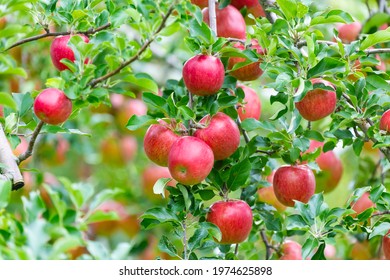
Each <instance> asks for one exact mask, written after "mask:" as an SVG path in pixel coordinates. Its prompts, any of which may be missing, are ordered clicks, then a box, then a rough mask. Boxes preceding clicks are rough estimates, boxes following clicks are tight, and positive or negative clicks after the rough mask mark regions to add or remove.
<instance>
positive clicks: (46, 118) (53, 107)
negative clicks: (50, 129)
mask: <svg viewBox="0 0 390 280" xmlns="http://www.w3.org/2000/svg"><path fill="white" fill-rule="evenodd" d="M34 113H35V115H37V117H38V118H39V119H40V120H41V121H43V122H45V123H48V124H52V125H57V124H60V123H63V122H65V121H66V120H67V119H68V118H69V116H70V114H71V113H72V101H70V99H69V98H68V97H67V96H66V95H65V93H64V92H63V91H61V90H59V89H56V88H47V89H45V90H43V91H42V92H41V93H40V94H38V96H37V98H35V101H34Z"/></svg>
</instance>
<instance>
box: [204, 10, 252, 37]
mask: <svg viewBox="0 0 390 280" xmlns="http://www.w3.org/2000/svg"><path fill="white" fill-rule="evenodd" d="M202 13H203V21H204V22H205V23H206V24H207V25H209V26H210V20H209V9H208V8H205V9H203V11H202ZM216 16H217V36H218V37H224V38H236V39H243V40H244V39H245V38H246V25H245V20H244V17H243V16H242V15H241V13H240V11H239V10H237V9H236V8H235V7H233V6H232V5H228V6H226V7H225V8H223V9H218V8H217V9H216Z"/></svg>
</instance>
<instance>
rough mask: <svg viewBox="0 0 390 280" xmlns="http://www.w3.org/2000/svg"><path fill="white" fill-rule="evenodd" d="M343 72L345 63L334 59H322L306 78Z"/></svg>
mask: <svg viewBox="0 0 390 280" xmlns="http://www.w3.org/2000/svg"><path fill="white" fill-rule="evenodd" d="M344 72H345V63H344V62H342V61H340V60H339V59H336V58H331V57H324V58H323V59H321V60H320V62H318V63H317V64H316V65H315V66H314V67H313V68H311V69H310V70H309V71H308V73H307V76H308V78H313V77H318V76H322V75H324V74H336V73H344Z"/></svg>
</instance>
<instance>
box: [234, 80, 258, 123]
mask: <svg viewBox="0 0 390 280" xmlns="http://www.w3.org/2000/svg"><path fill="white" fill-rule="evenodd" d="M239 87H240V88H242V89H243V91H244V93H245V98H244V104H240V105H239V108H238V109H237V112H238V115H239V116H240V120H241V121H243V120H246V119H248V118H254V119H256V120H258V119H260V115H261V101H260V98H259V96H257V93H256V91H254V90H253V89H251V88H250V87H247V86H244V85H240V86H239Z"/></svg>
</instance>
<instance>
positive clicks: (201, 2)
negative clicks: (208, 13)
mask: <svg viewBox="0 0 390 280" xmlns="http://www.w3.org/2000/svg"><path fill="white" fill-rule="evenodd" d="M191 3H192V4H194V5H197V6H198V7H199V8H201V9H203V8H206V7H207V6H208V5H209V1H208V0H191Z"/></svg>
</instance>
